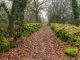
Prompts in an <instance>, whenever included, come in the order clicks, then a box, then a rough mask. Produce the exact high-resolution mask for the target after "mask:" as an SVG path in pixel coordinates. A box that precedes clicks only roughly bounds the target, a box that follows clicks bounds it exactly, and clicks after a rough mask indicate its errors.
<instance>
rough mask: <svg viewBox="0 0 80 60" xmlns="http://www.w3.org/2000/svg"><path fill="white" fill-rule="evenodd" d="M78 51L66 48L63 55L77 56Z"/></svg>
mask: <svg viewBox="0 0 80 60" xmlns="http://www.w3.org/2000/svg"><path fill="white" fill-rule="evenodd" d="M78 52H79V50H78V49H72V48H67V49H66V50H65V51H64V53H65V54H67V55H69V56H76V55H77V54H78Z"/></svg>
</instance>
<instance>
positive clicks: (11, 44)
mask: <svg viewBox="0 0 80 60" xmlns="http://www.w3.org/2000/svg"><path fill="white" fill-rule="evenodd" d="M17 46H18V45H17V43H10V48H16V47H17Z"/></svg>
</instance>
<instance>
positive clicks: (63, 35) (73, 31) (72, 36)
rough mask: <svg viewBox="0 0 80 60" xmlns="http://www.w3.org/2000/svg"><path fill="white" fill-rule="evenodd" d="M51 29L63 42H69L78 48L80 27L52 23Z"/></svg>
mask: <svg viewBox="0 0 80 60" xmlns="http://www.w3.org/2000/svg"><path fill="white" fill-rule="evenodd" d="M50 27H51V29H52V30H53V31H54V33H55V35H56V36H57V37H59V38H60V39H61V40H63V41H67V42H68V43H70V45H72V46H73V45H75V46H78V42H80V27H77V26H75V25H70V24H59V23H50ZM76 43H77V44H76Z"/></svg>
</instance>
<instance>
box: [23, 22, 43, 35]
mask: <svg viewBox="0 0 80 60" xmlns="http://www.w3.org/2000/svg"><path fill="white" fill-rule="evenodd" d="M24 27H25V28H26V29H27V30H26V31H24V33H23V35H26V36H30V35H31V34H33V33H34V32H36V31H38V30H39V29H40V28H41V27H42V24H40V23H25V24H24Z"/></svg>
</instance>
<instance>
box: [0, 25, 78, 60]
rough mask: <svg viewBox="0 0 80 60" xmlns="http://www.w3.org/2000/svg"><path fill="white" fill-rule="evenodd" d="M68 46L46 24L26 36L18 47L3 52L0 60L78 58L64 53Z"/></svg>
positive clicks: (74, 59) (75, 59) (62, 59)
mask: <svg viewBox="0 0 80 60" xmlns="http://www.w3.org/2000/svg"><path fill="white" fill-rule="evenodd" d="M67 47H69V46H68V45H67V43H65V42H63V41H61V40H60V39H59V38H57V37H56V36H55V34H54V33H53V31H52V30H51V29H50V27H47V26H46V27H43V28H41V29H40V30H39V31H38V32H35V33H34V34H33V35H31V36H30V37H28V38H26V39H25V40H24V42H23V43H21V44H20V45H19V47H18V48H14V49H11V50H10V51H9V52H6V53H4V54H2V55H1V56H0V60H77V57H69V56H67V55H65V54H64V50H65V49H66V48H67Z"/></svg>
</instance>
